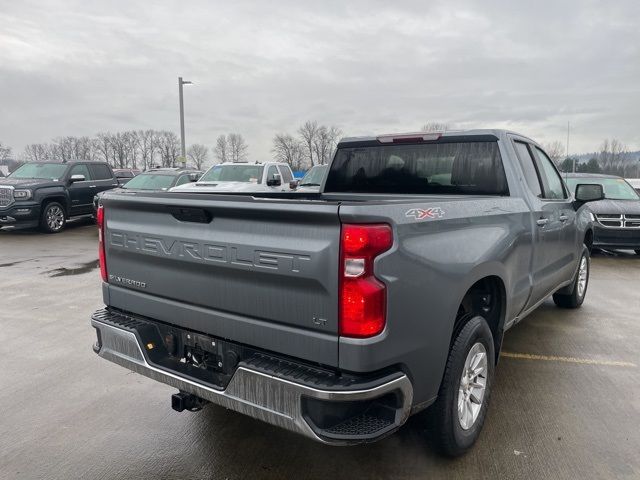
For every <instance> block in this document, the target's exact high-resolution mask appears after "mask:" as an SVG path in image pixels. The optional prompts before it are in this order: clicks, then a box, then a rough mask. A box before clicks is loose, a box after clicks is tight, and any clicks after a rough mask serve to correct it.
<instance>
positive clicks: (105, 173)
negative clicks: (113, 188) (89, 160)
mask: <svg viewBox="0 0 640 480" xmlns="http://www.w3.org/2000/svg"><path fill="white" fill-rule="evenodd" d="M90 168H91V173H93V179H94V180H110V179H112V178H113V176H112V175H111V171H110V170H109V167H107V166H106V165H102V164H101V163H99V164H97V165H90Z"/></svg>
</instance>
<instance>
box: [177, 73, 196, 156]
mask: <svg viewBox="0 0 640 480" xmlns="http://www.w3.org/2000/svg"><path fill="white" fill-rule="evenodd" d="M192 83H193V82H190V81H189V80H182V77H178V97H179V98H180V162H181V163H182V164H183V166H184V164H185V163H186V162H187V150H186V146H185V141H184V100H183V99H182V86H183V85H191V84H192Z"/></svg>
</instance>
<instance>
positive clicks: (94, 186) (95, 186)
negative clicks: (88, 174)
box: [89, 185, 98, 188]
mask: <svg viewBox="0 0 640 480" xmlns="http://www.w3.org/2000/svg"><path fill="white" fill-rule="evenodd" d="M89 187H90V188H98V186H97V185H89Z"/></svg>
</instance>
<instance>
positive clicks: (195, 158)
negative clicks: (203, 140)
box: [187, 143, 209, 170]
mask: <svg viewBox="0 0 640 480" xmlns="http://www.w3.org/2000/svg"><path fill="white" fill-rule="evenodd" d="M187 157H189V159H190V160H191V161H192V162H193V164H194V165H195V167H196V168H197V169H198V170H202V167H204V164H205V163H207V160H208V158H209V149H208V148H207V147H206V146H205V145H201V144H199V143H194V144H193V145H191V146H190V147H189V150H187Z"/></svg>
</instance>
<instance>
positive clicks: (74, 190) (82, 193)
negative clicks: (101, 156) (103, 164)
mask: <svg viewBox="0 0 640 480" xmlns="http://www.w3.org/2000/svg"><path fill="white" fill-rule="evenodd" d="M73 175H82V176H83V177H84V180H82V181H77V182H73V183H69V184H68V185H69V199H70V200H71V204H70V207H69V215H71V216H74V215H83V214H85V213H91V211H92V209H93V196H94V195H95V193H94V191H95V187H93V177H92V176H91V171H90V169H89V166H88V165H86V164H84V163H79V164H76V165H74V166H73V167H71V169H70V170H69V173H68V177H67V181H68V182H71V177H72V176H73Z"/></svg>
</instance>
